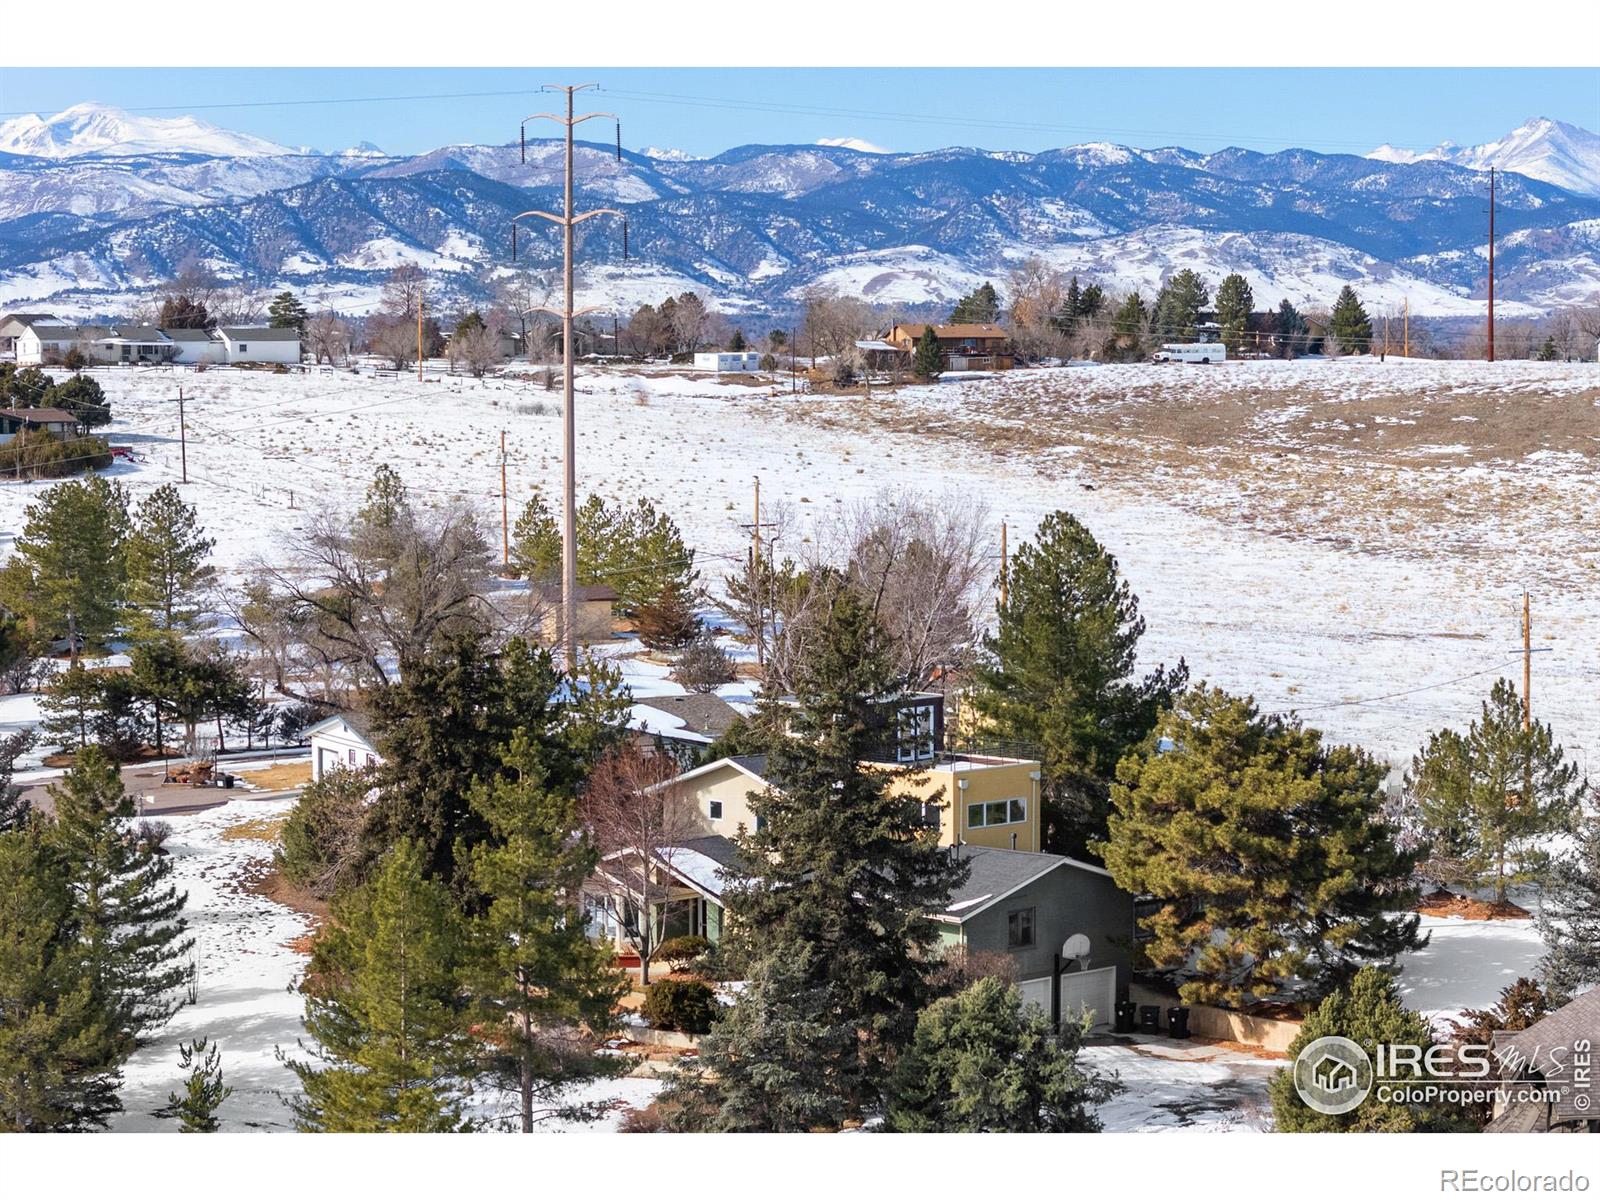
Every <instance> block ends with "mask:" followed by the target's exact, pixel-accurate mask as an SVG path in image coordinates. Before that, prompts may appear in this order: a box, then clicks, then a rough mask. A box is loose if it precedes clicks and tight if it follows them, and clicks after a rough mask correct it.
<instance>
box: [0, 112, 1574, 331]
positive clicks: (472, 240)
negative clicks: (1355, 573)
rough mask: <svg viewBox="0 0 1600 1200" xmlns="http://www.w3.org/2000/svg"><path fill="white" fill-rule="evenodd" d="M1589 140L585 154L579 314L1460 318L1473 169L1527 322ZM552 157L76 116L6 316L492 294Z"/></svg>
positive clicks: (1, 243)
mask: <svg viewBox="0 0 1600 1200" xmlns="http://www.w3.org/2000/svg"><path fill="white" fill-rule="evenodd" d="M1597 147H1600V138H1596V137H1595V135H1593V134H1591V133H1588V132H1587V131H1585V130H1582V129H1578V128H1577V127H1575V126H1571V125H1564V124H1561V123H1559V122H1554V121H1546V120H1539V121H1533V122H1529V123H1528V124H1527V125H1524V126H1522V127H1521V128H1520V129H1518V130H1516V131H1514V132H1513V133H1512V134H1510V135H1509V136H1507V137H1506V138H1504V139H1502V140H1501V141H1499V142H1495V143H1491V144H1488V145H1486V146H1479V147H1472V148H1470V149H1460V148H1447V147H1440V148H1438V149H1436V150H1433V151H1428V152H1426V153H1414V152H1410V151H1398V150H1395V149H1394V148H1393V147H1383V148H1380V149H1379V150H1377V151H1374V152H1373V153H1372V154H1371V155H1369V156H1366V157H1362V156H1357V155H1340V154H1335V155H1329V154H1318V153H1314V152H1312V151H1309V150H1285V151H1281V152H1278V153H1274V154H1260V153H1256V152H1253V151H1246V150H1239V149H1229V150H1223V151H1219V152H1217V153H1214V154H1199V153H1195V152H1192V151H1189V150H1185V149H1182V148H1178V147H1166V148H1162V149H1155V150H1143V149H1135V148H1132V147H1127V146H1120V145H1114V144H1111V143H1090V144H1086V145H1080V146H1069V147H1066V148H1063V149H1059V150H1048V151H1043V152H1040V153H1024V152H1019V151H991V150H982V149H975V148H966V147H953V148H949V149H944V150H936V151H929V152H923V153H893V152H889V151H885V150H883V149H882V148H880V147H877V146H870V147H869V146H867V145H866V144H865V143H860V142H857V141H856V140H854V139H850V138H837V139H826V143H825V144H816V145H809V146H741V147H737V148H735V149H732V150H728V151H726V152H724V153H722V154H719V155H716V156H714V157H711V158H703V159H702V158H693V157H690V156H687V155H683V154H681V153H677V152H673V151H659V150H654V149H652V150H650V151H646V152H642V153H636V152H631V151H626V150H625V151H624V152H623V155H622V158H621V161H618V160H617V158H616V157H615V153H614V150H613V148H612V147H609V146H605V145H594V144H583V145H581V146H580V149H579V152H578V172H579V175H578V180H579V182H578V186H579V191H580V195H581V202H582V203H586V204H596V203H604V204H606V205H609V206H614V207H617V208H620V209H622V210H624V211H625V212H626V214H627V217H628V223H629V234H630V236H629V249H630V252H631V253H630V255H629V257H628V258H627V259H626V260H624V258H623V255H622V238H621V230H620V229H619V228H617V227H616V223H615V222H608V221H594V222H590V223H588V224H587V225H585V226H583V227H582V228H581V230H580V235H581V239H582V251H581V256H580V263H581V275H580V278H581V281H582V289H583V296H582V303H585V304H604V305H609V306H614V307H617V308H619V309H623V310H627V309H630V308H631V307H632V306H634V305H636V304H638V303H641V302H643V301H646V300H649V301H658V300H660V299H661V298H663V297H664V296H665V295H667V294H668V293H670V292H676V291H682V290H685V289H689V288H694V289H698V290H700V291H702V292H703V293H705V294H706V295H707V296H708V298H710V299H711V301H712V302H713V304H715V305H716V306H718V307H720V308H723V309H724V310H727V311H730V312H741V311H746V312H751V313H757V312H781V311H784V310H787V309H789V308H791V307H792V306H793V304H794V302H795V300H796V298H797V297H798V296H799V295H800V294H801V293H803V292H804V291H805V289H807V288H809V287H814V286H833V287H838V288H841V289H845V290H849V291H851V292H853V293H855V294H858V295H861V296H864V297H865V298H867V299H869V300H874V301H878V302H882V303H885V304H888V305H892V306H896V307H900V308H905V309H909V308H914V307H916V306H918V305H921V304H926V303H929V302H939V303H943V302H946V301H948V300H949V299H950V298H952V297H954V296H957V295H959V294H961V293H962V292H965V291H967V290H969V289H970V288H971V287H973V286H974V285H975V284H977V283H979V282H981V281H983V280H984V279H993V280H994V281H995V282H996V283H997V284H999V285H1001V287H1002V290H1003V287H1004V280H1005V276H1006V274H1007V272H1008V271H1009V270H1010V269H1011V267H1013V266H1014V265H1015V264H1016V263H1018V262H1019V261H1021V260H1022V259H1023V258H1025V257H1028V256H1030V255H1039V256H1041V257H1043V258H1045V259H1047V260H1049V261H1050V262H1052V263H1054V264H1056V265H1057V266H1059V267H1060V268H1061V269H1063V270H1066V271H1072V272H1076V273H1077V274H1078V275H1080V276H1081V277H1083V278H1084V279H1086V280H1087V279H1093V280H1095V281H1097V282H1099V283H1101V284H1102V285H1103V286H1106V287H1109V288H1112V289H1117V290H1121V289H1126V288H1131V287H1138V288H1140V289H1143V290H1144V291H1145V292H1146V293H1147V294H1148V293H1149V292H1150V291H1152V290H1153V289H1154V288H1155V287H1157V286H1159V284H1160V282H1161V280H1162V279H1163V277H1164V276H1166V275H1168V274H1170V273H1171V272H1172V271H1175V270H1177V269H1179V268H1181V267H1185V266H1188V267H1193V268H1195V269H1196V270H1198V271H1199V272H1200V273H1201V274H1202V275H1204V276H1206V277H1207V278H1208V279H1209V280H1210V281H1211V283H1212V284H1213V285H1215V283H1216V282H1218V281H1219V280H1220V279H1221V277H1222V276H1223V275H1224V274H1227V273H1228V272H1230V271H1238V272H1240V273H1242V274H1243V275H1244V276H1245V277H1246V278H1247V279H1248V280H1249V281H1250V284H1251V286H1252V288H1253V290H1254V292H1255V296H1256V301H1257V303H1258V305H1261V306H1267V305H1276V303H1277V302H1278V300H1280V299H1283V298H1288V299H1290V300H1292V301H1293V302H1295V303H1296V304H1301V305H1308V304H1309V305H1324V306H1325V305H1327V304H1329V303H1330V302H1331V301H1332V298H1333V296H1334V295H1335V294H1336V293H1337V291H1338V289H1339V287H1340V286H1342V285H1343V284H1344V283H1351V284H1353V285H1354V286H1355V287H1356V288H1357V290H1358V291H1360V292H1361V294H1362V296H1363V299H1365V300H1366V301H1367V302H1368V304H1369V307H1373V308H1374V309H1375V310H1376V311H1382V310H1384V309H1385V308H1393V309H1395V310H1396V311H1398V308H1399V306H1400V305H1401V304H1402V303H1403V302H1405V301H1409V304H1410V308H1411V311H1412V312H1413V313H1415V314H1439V315H1451V314H1455V315H1463V316H1465V315H1472V314H1476V313H1478V312H1480V311H1481V309H1482V301H1481V297H1482V295H1483V289H1484V283H1485V275H1486V269H1485V262H1484V260H1485V252H1486V247H1485V245H1484V237H1485V232H1486V230H1485V218H1484V214H1483V208H1484V187H1483V178H1482V175H1481V174H1480V171H1481V170H1482V169H1486V168H1487V167H1488V166H1490V165H1493V166H1496V167H1498V168H1500V169H1501V170H1503V171H1505V172H1506V174H1505V175H1504V176H1503V177H1502V180H1501V186H1500V188H1499V191H1498V199H1499V209H1498V228H1499V230H1500V235H1501V236H1500V240H1499V242H1498V246H1497V259H1496V261H1497V267H1498V274H1497V296H1498V297H1500V298H1501V299H1502V311H1503V312H1505V313H1507V314H1508V315H1514V314H1516V313H1518V312H1521V313H1524V314H1532V313H1535V312H1538V311H1543V310H1546V309H1549V308H1551V307H1553V306H1556V305H1559V304H1564V303H1575V302H1594V301H1596V300H1600V149H1597ZM561 166H562V154H561V147H560V145H559V143H556V142H545V141H537V142H530V143H529V145H528V148H527V161H526V163H524V162H522V161H521V158H520V155H519V151H518V148H517V146H515V145H511V146H481V145H457V146H443V147H440V148H438V149H436V150H431V151H428V152H427V153H424V154H418V155H392V154H385V153H384V152H383V151H382V150H379V149H378V148H377V147H375V146H371V145H370V144H367V143H362V144H361V145H358V146H355V147H352V148H350V149H348V150H345V151H341V152H338V153H333V154H321V153H317V152H315V151H310V150H304V149H301V150H291V149H288V148H286V147H282V146H275V145H273V144H272V143H270V142H265V141H263V140H261V139H259V138H254V137H250V136H248V135H244V134H237V133H232V132H229V131H227V130H223V129H219V128H217V127H216V126H213V125H210V124H207V123H205V122H202V121H198V120H195V119H194V118H192V117H177V118H147V117H135V116H130V115H129V114H126V113H121V112H118V111H116V110H110V109H104V108H99V107H96V106H92V105H79V106H76V107H74V108H72V109H69V110H67V112H65V113H61V114H58V115H56V116H54V117H51V118H50V119H48V120H45V119H43V118H34V117H22V118H17V119H14V120H12V121H10V122H7V123H6V124H4V125H0V311H3V310H5V309H11V308H24V307H25V308H28V309H34V310H47V311H56V312H58V313H60V314H62V315H71V314H89V313H114V312H116V311H118V310H119V309H121V308H124V307H126V304H127V301H128V298H129V296H130V295H131V294H136V293H139V292H141V291H145V290H148V289H150V288H152V287H154V286H157V285H159V284H160V283H161V282H162V281H164V280H165V279H166V278H168V277H170V275H171V274H172V273H174V272H175V271H176V269H177V268H178V267H179V266H180V265H181V264H182V263H183V262H184V261H186V260H191V259H192V260H196V261H199V262H202V263H205V264H207V265H209V266H210V267H212V268H213V269H214V270H215V271H216V272H217V273H218V274H220V275H222V276H224V277H226V278H232V279H237V280H240V281H243V282H246V283H248V284H250V285H251V286H255V287H261V288H279V287H284V286H289V287H293V288H294V289H295V290H297V291H299V292H301V293H302V294H304V295H305V296H306V297H307V299H308V302H310V303H314V304H318V305H321V304H329V305H332V306H334V307H338V308H341V309H343V310H345V311H351V312H359V311H364V310H365V309H367V308H370V307H371V305H372V304H373V303H374V302H375V299H376V295H377V289H378V285H379V284H380V283H381V280H382V277H383V274H384V273H385V272H387V271H388V270H390V269H392V267H393V266H395V265H396V264H398V263H401V262H406V261H411V262H417V263H419V264H421V265H423V266H424V267H425V268H426V269H428V270H429V271H430V272H431V273H432V274H433V275H434V276H435V278H436V280H437V281H438V282H439V283H440V285H441V286H442V287H443V288H444V290H445V291H446V292H448V293H450V294H451V296H452V297H455V298H460V299H472V300H479V299H482V298H484V297H486V296H488V295H489V294H491V293H492V292H493V290H494V289H495V288H496V287H497V286H498V285H499V284H500V283H502V282H504V281H505V280H506V279H507V278H509V277H510V276H511V275H513V274H515V273H516V272H517V271H522V270H527V269H530V268H532V269H539V268H543V267H548V266H550V265H551V264H552V263H553V262H554V261H555V255H556V253H557V247H558V244H557V243H556V241H555V240H554V239H553V238H551V237H549V236H548V234H547V233H546V232H545V231H543V230H530V231H528V233H527V236H526V238H525V239H524V241H523V255H522V260H523V261H522V262H520V263H519V264H518V265H517V266H516V267H513V266H512V264H511V262H510V238H509V224H510V218H511V216H512V215H513V214H515V213H517V212H520V211H522V210H524V209H527V208H550V207H553V206H557V205H559V203H560V200H559V192H558V189H559V185H560V181H561V174H560V172H561Z"/></svg>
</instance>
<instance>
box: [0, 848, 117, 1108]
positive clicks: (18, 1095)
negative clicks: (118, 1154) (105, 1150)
mask: <svg viewBox="0 0 1600 1200" xmlns="http://www.w3.org/2000/svg"><path fill="white" fill-rule="evenodd" d="M72 909H73V904H72V893H71V891H70V890H69V888H68V886H67V872H66V870H65V865H64V863H63V861H62V859H61V856H60V855H59V854H58V853H57V852H56V850H55V848H54V847H53V846H52V845H51V842H50V840H49V838H48V837H47V833H46V823H45V822H43V821H35V822H30V823H29V824H27V825H23V826H21V827H18V828H15V829H12V830H10V831H7V832H0V1131H5V1132H12V1133H30V1132H44V1131H54V1130H63V1131H64V1130H74V1129H89V1128H96V1127H98V1126H101V1125H103V1124H104V1123H105V1116H106V1115H107V1114H108V1113H111V1112H115V1111H116V1110H117V1105H116V1092H117V1088H118V1087H119V1086H120V1085H121V1073H120V1067H121V1063H122V1061H123V1059H125V1058H126V1055H127V1052H128V1049H129V1047H128V1045H127V1038H126V1037H125V1036H124V1035H123V1034H122V1033H121V1031H120V1030H117V1029H115V1028H114V1027H112V1026H111V1025H109V1024H108V1016H107V1013H106V1012H105V1010H104V1008H103V1006H101V1005H100V1004H98V1003H97V1002H96V999H95V997H94V995H93V992H92V989H91V986H90V984H91V981H90V977H89V974H88V972H87V971H86V970H85V966H84V961H83V957H82V956H81V955H80V954H78V953H77V948H76V946H75V945H74V943H73V940H72V929H73V911H72Z"/></svg>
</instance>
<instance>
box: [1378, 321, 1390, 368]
mask: <svg viewBox="0 0 1600 1200" xmlns="http://www.w3.org/2000/svg"><path fill="white" fill-rule="evenodd" d="M1378 361H1379V362H1388V361H1389V314H1388V313H1387V312H1385V313H1384V314H1383V353H1382V354H1380V355H1378Z"/></svg>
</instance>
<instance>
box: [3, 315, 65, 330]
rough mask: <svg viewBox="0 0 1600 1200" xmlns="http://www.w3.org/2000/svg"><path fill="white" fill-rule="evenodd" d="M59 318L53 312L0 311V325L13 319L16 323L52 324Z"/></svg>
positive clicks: (7, 323)
mask: <svg viewBox="0 0 1600 1200" xmlns="http://www.w3.org/2000/svg"><path fill="white" fill-rule="evenodd" d="M60 320H61V318H60V317H58V316H56V315H55V313H22V312H16V313H0V325H9V324H11V322H13V321H15V322H16V323H17V324H18V325H22V326H25V327H26V326H30V325H45V324H49V325H54V324H56V323H57V322H59V321H60Z"/></svg>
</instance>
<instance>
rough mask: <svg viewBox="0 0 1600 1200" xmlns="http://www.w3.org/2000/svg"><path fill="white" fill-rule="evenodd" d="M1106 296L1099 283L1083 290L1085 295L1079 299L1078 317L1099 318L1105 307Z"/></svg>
mask: <svg viewBox="0 0 1600 1200" xmlns="http://www.w3.org/2000/svg"><path fill="white" fill-rule="evenodd" d="M1105 303H1106V294H1105V290H1104V289H1103V288H1101V286H1100V285H1099V284H1098V283H1091V284H1089V285H1087V286H1086V287H1085V288H1084V289H1083V295H1082V296H1081V297H1079V299H1078V315H1079V316H1080V317H1097V316H1099V315H1100V310H1101V309H1102V308H1104V307H1105Z"/></svg>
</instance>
